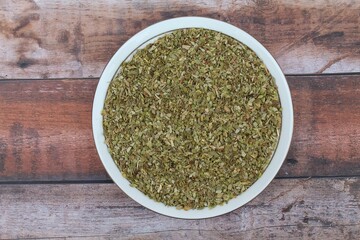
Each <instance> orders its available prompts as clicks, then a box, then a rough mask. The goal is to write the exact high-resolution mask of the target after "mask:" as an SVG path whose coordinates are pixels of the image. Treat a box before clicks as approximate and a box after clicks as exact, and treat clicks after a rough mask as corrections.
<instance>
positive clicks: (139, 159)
mask: <svg viewBox="0 0 360 240" xmlns="http://www.w3.org/2000/svg"><path fill="white" fill-rule="evenodd" d="M102 114H103V127H104V134H105V139H106V144H107V146H108V148H109V151H110V154H111V156H112V158H113V159H114V161H115V162H116V164H117V165H118V167H119V169H120V171H121V173H122V175H123V176H124V177H125V178H126V179H128V180H129V181H130V183H131V185H132V186H133V187H135V188H137V189H139V190H140V191H142V192H143V193H144V194H146V195H147V196H149V197H150V198H152V199H154V200H156V201H159V202H162V203H164V204H166V205H170V206H176V207H177V208H179V209H185V210H188V209H201V208H204V207H214V206H216V205H221V204H224V203H226V202H228V201H229V200H230V199H232V198H234V197H236V196H238V195H239V194H241V193H242V192H244V191H245V190H246V189H247V188H249V187H250V186H251V185H252V184H253V183H254V182H255V181H256V180H257V179H258V178H259V177H260V176H261V175H262V173H263V172H264V170H265V169H266V167H267V166H268V163H269V161H270V159H271V157H272V154H273V152H274V150H275V148H276V145H277V141H278V138H279V129H280V126H281V106H280V101H279V95H278V92H277V88H276V85H275V83H274V79H273V77H272V76H271V74H270V73H269V72H268V70H267V68H266V67H265V65H264V64H263V62H262V61H261V60H260V59H259V58H258V57H257V55H256V54H255V53H254V52H253V51H252V50H250V49H249V48H248V47H246V46H245V45H243V44H241V43H239V42H238V41H237V40H235V39H233V38H231V37H229V36H226V35H224V34H222V33H218V32H215V31H211V30H205V29H199V28H194V29H182V30H177V31H174V32H172V33H169V34H166V35H164V36H163V37H161V38H159V39H158V40H156V41H155V42H154V43H152V44H149V45H147V46H146V47H145V48H144V49H141V50H138V51H137V52H136V53H135V54H134V55H133V57H132V58H131V60H129V61H127V62H124V63H122V64H121V66H120V69H119V71H118V73H117V74H116V76H115V77H114V79H113V80H112V82H111V83H110V86H109V88H108V92H107V96H106V99H105V104H104V109H103V113H102Z"/></svg>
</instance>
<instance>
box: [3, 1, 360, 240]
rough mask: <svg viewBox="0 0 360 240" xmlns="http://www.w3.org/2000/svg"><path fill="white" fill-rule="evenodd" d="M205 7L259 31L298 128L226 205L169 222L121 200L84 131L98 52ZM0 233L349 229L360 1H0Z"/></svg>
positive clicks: (354, 186)
mask: <svg viewBox="0 0 360 240" xmlns="http://www.w3.org/2000/svg"><path fill="white" fill-rule="evenodd" d="M179 16H205V17H211V18H215V19H220V20H223V21H226V22H229V23H231V24H233V25H235V26H238V27H240V28H242V29H243V30H245V31H247V32H248V33H250V34H251V35H253V36H254V37H255V38H257V39H258V40H259V41H260V42H261V43H262V44H263V45H264V46H265V47H266V48H267V49H268V50H269V51H270V52H271V53H272V54H273V56H274V57H275V58H276V60H277V61H278V62H279V64H280V65H281V67H282V69H283V71H284V72H285V74H286V77H287V80H288V83H289V85H290V89H291V93H292V97H293V104H294V113H295V129H294V137H293V141H292V145H291V148H290V152H289V154H288V156H287V158H286V160H285V162H284V164H283V166H282V168H281V170H280V172H279V173H278V175H277V177H276V179H275V180H274V181H273V182H272V183H271V184H270V186H269V187H268V188H266V190H265V191H264V192H263V193H261V194H260V195H259V196H258V197H257V198H255V199H254V200H253V201H251V202H250V203H248V204H247V205H245V206H244V207H241V208H239V209H237V210H236V211H234V212H232V213H229V214H226V215H223V216H220V217H216V218H211V219H204V220H179V219H174V218H169V217H165V216H162V215H159V214H156V213H154V212H152V211H149V210H147V209H145V208H143V207H142V206H140V205H139V204H137V203H136V202H134V201H133V200H131V199H129V197H127V196H126V195H125V194H124V193H123V192H122V191H121V190H120V189H118V188H117V187H116V186H115V185H114V184H113V183H112V181H111V180H110V179H109V177H108V176H107V174H106V172H105V170H104V168H103V167H102V164H101V161H100V159H99V158H98V156H97V153H96V150H95V147H94V143H93V139H92V131H91V108H92V100H93V96H94V92H95V88H96V85H97V82H98V79H99V76H100V74H101V71H102V69H103V68H104V67H105V65H106V63H107V61H108V60H109V59H110V58H111V56H112V55H113V54H114V53H115V51H116V50H117V49H118V48H119V47H120V46H121V45H122V44H123V43H124V42H125V41H126V40H127V39H129V38H130V37H131V36H132V35H133V34H135V33H136V32H138V31H140V30H141V29H144V28H145V27H147V26H149V25H151V24H153V23H155V22H158V21H160V20H164V19H169V18H173V17H179ZM0 54H1V55H0V238H1V239H13V238H70V239H78V238H90V239H109V238H118V237H121V238H123V239H157V238H165V239H170V238H171V239H172V238H173V239H183V238H190V239H218V238H224V239H239V238H241V239H242V238H244V239H259V238H265V239H324V238H329V239H356V238H358V237H359V236H360V1H357V0H352V1H351V0H348V1H336V0H317V1H312V0H294V1H293V0H247V1H220V0H218V1H203V0H195V1H180V0H175V1H165V0H154V1H144V0H140V1H125V0H121V1H116V0H106V1H100V0H95V1H84V0H77V1H72V0H62V1H60V0H58V1H50V0H37V1H35V0H34V1H31V0H28V1H26V0H20V1H10V0H0Z"/></svg>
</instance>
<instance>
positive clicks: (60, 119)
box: [0, 75, 360, 182]
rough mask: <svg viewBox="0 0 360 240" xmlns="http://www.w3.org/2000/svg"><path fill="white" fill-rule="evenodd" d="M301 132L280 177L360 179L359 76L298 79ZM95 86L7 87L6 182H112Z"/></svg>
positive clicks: (2, 97) (1, 129)
mask: <svg viewBox="0 0 360 240" xmlns="http://www.w3.org/2000/svg"><path fill="white" fill-rule="evenodd" d="M288 82H289V85H290V88H291V92H292V97H293V104H294V112H295V129H294V136H293V141H292V144H291V147H290V152H289V154H288V157H287V159H286V160H285V163H284V164H283V166H282V168H281V170H280V172H279V174H278V177H298V176H354V175H360V121H359V119H360V98H359V94H360V75H350V76H339V75H337V76H307V77H304V76H303V77H300V76H291V77H288ZM96 85H97V80H96V79H87V80H81V79H73V80H11V81H10V80H6V81H1V82H0V109H1V111H0V181H2V182H6V181H77V180H89V181H94V180H95V181H96V180H108V179H109V178H108V176H107V175H106V173H105V170H104V168H103V167H102V164H101V161H100V159H99V158H98V155H97V152H96V150H95V146H94V143H93V138H92V130H91V108H92V99H93V95H94V92H95V88H96Z"/></svg>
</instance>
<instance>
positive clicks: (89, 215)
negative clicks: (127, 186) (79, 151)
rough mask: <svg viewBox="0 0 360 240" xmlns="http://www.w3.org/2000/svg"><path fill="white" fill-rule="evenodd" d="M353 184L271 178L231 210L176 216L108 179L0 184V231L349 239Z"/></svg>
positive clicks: (358, 208)
mask: <svg viewBox="0 0 360 240" xmlns="http://www.w3.org/2000/svg"><path fill="white" fill-rule="evenodd" d="M359 190H360V178H337V179H336V178H335V179H328V178H320V179H277V180H274V181H273V182H272V183H271V184H270V185H269V187H267V188H266V189H265V191H264V192H263V193H261V194H260V195H259V196H258V197H257V198H255V199H254V200H253V201H251V202H250V203H248V204H247V205H245V206H244V207H242V208H239V209H237V210H235V211H233V212H232V213H229V214H225V215H223V216H219V217H215V218H211V219H205V220H181V219H175V218H170V217H165V216H163V215H159V214H157V213H154V212H152V211H150V210H147V209H145V208H144V207H142V206H140V205H139V204H137V203H136V202H135V201H133V200H131V199H129V197H127V196H126V195H125V194H124V193H123V192H122V191H121V190H119V189H118V188H117V187H116V186H115V185H114V184H50V185H49V184H34V185H33V184H25V185H23V184H20V185H18V184H15V185H6V184H3V185H1V187H0V211H1V215H0V238H1V239H4V238H6V239H8V238H39V237H42V238H48V237H87V236H89V237H90V236H92V237H94V238H95V237H103V239H104V238H105V237H107V236H108V237H115V236H117V237H120V236H121V238H124V239H134V238H136V239H159V238H161V239H184V238H186V239H189V238H190V239H219V238H221V239H239V238H240V239H326V238H329V237H330V239H343V238H344V239H355V238H356V236H359V234H360V191H359ZM100 239H101V238H100Z"/></svg>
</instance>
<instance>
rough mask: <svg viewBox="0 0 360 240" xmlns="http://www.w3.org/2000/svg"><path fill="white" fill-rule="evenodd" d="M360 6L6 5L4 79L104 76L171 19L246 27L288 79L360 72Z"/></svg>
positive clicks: (112, 0)
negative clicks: (134, 41)
mask: <svg viewBox="0 0 360 240" xmlns="http://www.w3.org/2000/svg"><path fill="white" fill-rule="evenodd" d="M359 11H360V2H359V1H350V0H348V1H341V2H339V1H335V0H330V1H329V0H319V1H312V0H302V1H299V0H296V1H292V0H279V1H228V0H224V1H202V0H195V1H180V0H175V1H171V3H170V2H168V1H165V0H156V1H144V0H141V1H135V2H134V1H124V0H122V1H117V0H107V1H100V0H96V1H91V2H88V1H85V0H79V1H72V0H61V1H60V0H56V1H46V0H40V1H32V0H29V1H2V2H1V3H0V42H1V44H0V53H1V54H2V57H1V58H0V69H2V71H1V73H0V79H1V78H8V79H11V78H13V79H14V78H23V79H29V78H59V77H60V78H79V77H98V76H99V75H100V74H101V71H102V69H103V68H104V66H105V64H106V63H107V61H108V60H109V59H110V57H111V56H112V55H113V54H114V53H115V51H116V50H117V49H118V48H119V47H120V46H121V45H122V44H123V43H124V42H125V41H126V40H127V39H129V38H130V37H131V36H133V35H134V34H135V33H136V32H138V31H140V30H141V29H144V28H145V27H147V26H149V25H151V24H153V23H155V22H158V21H161V20H165V19H169V18H173V17H180V16H204V17H211V18H215V19H220V20H223V21H226V22H229V23H231V24H233V25H235V26H238V27H240V28H242V29H244V30H245V31H247V32H248V33H250V34H251V35H253V36H254V37H255V38H257V39H258V40H259V41H260V42H261V43H263V44H264V45H265V47H267V48H268V49H269V51H270V52H271V53H272V54H273V55H274V56H275V58H276V59H277V61H278V62H279V64H280V65H281V67H282V68H283V69H284V72H285V73H287V74H290V73H292V74H295V73H301V74H302V73H322V72H325V73H336V72H360V48H359V44H360V42H359V39H360V29H359V26H360V24H359V22H360V16H359V14H358V13H359Z"/></svg>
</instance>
